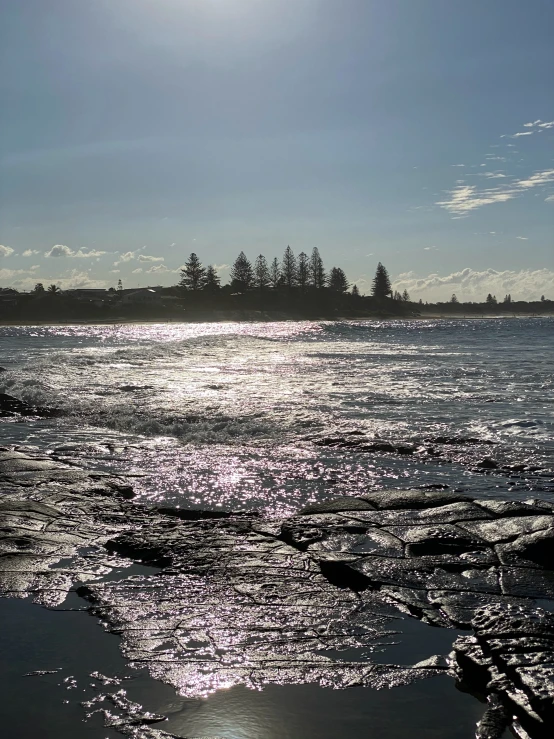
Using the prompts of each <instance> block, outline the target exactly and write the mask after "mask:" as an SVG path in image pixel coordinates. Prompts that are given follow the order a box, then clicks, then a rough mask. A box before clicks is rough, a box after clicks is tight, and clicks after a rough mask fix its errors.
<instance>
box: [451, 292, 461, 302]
mask: <svg viewBox="0 0 554 739" xmlns="http://www.w3.org/2000/svg"><path fill="white" fill-rule="evenodd" d="M450 302H451V303H458V302H459V301H458V298H457V296H456V293H452V297H451V298H450Z"/></svg>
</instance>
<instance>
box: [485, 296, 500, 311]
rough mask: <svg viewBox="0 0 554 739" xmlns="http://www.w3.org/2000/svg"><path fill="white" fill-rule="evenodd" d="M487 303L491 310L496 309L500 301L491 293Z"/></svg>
mask: <svg viewBox="0 0 554 739" xmlns="http://www.w3.org/2000/svg"><path fill="white" fill-rule="evenodd" d="M485 303H486V304H487V306H488V307H489V308H495V307H496V306H497V305H498V301H497V299H496V296H495V295H491V294H490V293H489V294H488V295H487V298H486V300H485Z"/></svg>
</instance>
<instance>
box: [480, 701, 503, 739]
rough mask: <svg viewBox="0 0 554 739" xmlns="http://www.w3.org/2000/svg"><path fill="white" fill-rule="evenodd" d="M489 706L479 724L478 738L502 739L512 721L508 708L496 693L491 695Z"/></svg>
mask: <svg viewBox="0 0 554 739" xmlns="http://www.w3.org/2000/svg"><path fill="white" fill-rule="evenodd" d="M488 704H489V705H488V708H487V710H486V711H485V714H484V716H483V718H482V719H481V721H479V723H478V724H477V732H476V734H475V737H476V739H501V738H502V736H503V734H504V732H505V731H506V729H507V728H508V726H509V725H510V724H511V722H512V717H511V715H510V711H509V710H508V708H507V707H506V706H505V705H503V703H502V702H501V701H500V698H499V697H498V695H496V693H493V694H492V695H490V696H489V699H488Z"/></svg>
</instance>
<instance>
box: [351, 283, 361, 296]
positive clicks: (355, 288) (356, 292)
mask: <svg viewBox="0 0 554 739" xmlns="http://www.w3.org/2000/svg"><path fill="white" fill-rule="evenodd" d="M352 297H353V298H359V297H360V291H359V290H358V286H357V285H352Z"/></svg>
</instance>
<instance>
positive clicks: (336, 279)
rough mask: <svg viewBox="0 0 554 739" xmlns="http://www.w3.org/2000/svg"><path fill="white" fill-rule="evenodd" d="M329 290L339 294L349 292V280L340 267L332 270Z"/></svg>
mask: <svg viewBox="0 0 554 739" xmlns="http://www.w3.org/2000/svg"><path fill="white" fill-rule="evenodd" d="M329 289H330V290H333V292H337V293H345V292H346V291H347V290H348V280H347V279H346V275H345V274H344V272H343V271H342V269H341V268H340V267H333V269H332V270H331V274H330V275H329Z"/></svg>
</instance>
